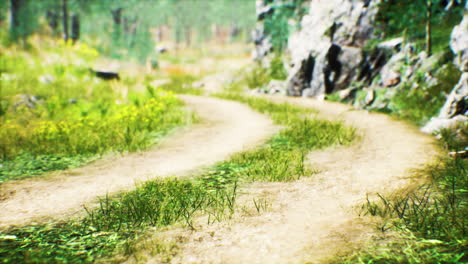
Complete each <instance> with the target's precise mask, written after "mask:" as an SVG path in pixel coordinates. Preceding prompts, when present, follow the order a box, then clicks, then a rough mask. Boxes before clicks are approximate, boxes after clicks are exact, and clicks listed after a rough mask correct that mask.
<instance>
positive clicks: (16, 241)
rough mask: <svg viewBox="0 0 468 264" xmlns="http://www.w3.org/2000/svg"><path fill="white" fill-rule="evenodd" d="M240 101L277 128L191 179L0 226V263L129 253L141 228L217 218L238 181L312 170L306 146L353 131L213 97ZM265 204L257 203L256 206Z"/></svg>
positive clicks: (288, 109)
mask: <svg viewBox="0 0 468 264" xmlns="http://www.w3.org/2000/svg"><path fill="white" fill-rule="evenodd" d="M220 96H221V97H223V98H225V99H231V100H237V101H240V102H243V103H246V104H248V105H249V106H251V107H252V108H254V109H255V110H257V111H259V112H262V113H265V114H268V115H270V116H271V117H272V118H273V120H274V121H275V122H276V123H277V124H280V125H283V126H284V127H285V129H284V130H282V131H281V132H280V133H279V134H278V135H276V136H275V137H273V138H272V139H271V140H269V141H268V142H267V143H266V144H265V145H264V146H261V147H259V148H257V149H254V150H251V151H247V152H242V153H239V154H236V155H234V156H233V157H232V158H231V159H229V160H227V161H224V162H220V163H218V164H216V165H215V166H214V167H212V168H211V169H209V170H206V171H205V172H203V173H202V174H200V175H196V176H195V177H193V178H191V179H166V180H164V179H160V180H154V181H150V182H147V183H145V184H143V185H142V186H140V187H138V188H137V189H136V190H134V191H131V192H127V193H123V194H120V195H118V196H115V197H104V198H102V199H101V202H100V204H99V206H98V207H97V208H94V209H93V208H90V209H88V210H87V211H88V214H87V216H86V217H85V218H84V219H81V220H76V221H73V222H67V223H56V224H51V225H34V226H28V227H20V228H12V229H9V230H4V231H2V232H1V234H0V245H1V247H0V258H1V259H2V260H3V262H5V263H18V262H34V263H77V262H78V263H90V262H95V261H97V260H103V259H106V258H111V257H112V256H113V255H115V254H117V253H119V254H121V255H123V256H129V255H131V254H132V253H133V251H134V250H135V246H134V245H133V244H134V243H135V241H137V239H138V238H139V237H140V236H141V235H142V234H143V233H144V232H145V230H147V228H149V227H162V226H166V225H171V224H174V223H177V222H182V223H185V224H186V225H187V226H189V227H190V226H191V225H192V220H193V217H196V216H199V215H207V216H208V217H207V219H208V220H207V221H208V223H212V222H216V221H223V220H225V219H226V218H228V217H229V216H230V215H231V214H232V213H233V212H234V211H235V209H236V197H237V195H238V194H237V189H238V188H237V186H238V184H241V183H242V184H245V183H248V182H251V181H294V180H296V179H298V178H300V177H303V176H310V175H312V174H313V171H312V170H311V168H308V167H307V166H306V164H305V155H306V154H307V152H308V151H310V150H312V149H317V148H324V147H327V146H330V145H338V144H348V143H350V142H351V141H352V140H353V138H354V136H355V132H354V129H352V128H347V127H345V126H343V125H341V124H340V123H337V122H330V121H321V120H315V119H310V116H311V114H313V113H314V112H313V111H312V110H309V109H304V108H300V107H296V106H292V105H290V104H275V103H272V102H270V101H268V100H266V99H262V98H251V97H245V96H242V95H239V94H232V93H231V94H224V95H220ZM265 206H266V205H265V202H263V203H262V202H261V201H257V202H256V207H257V210H259V211H260V210H262V208H264V207H265Z"/></svg>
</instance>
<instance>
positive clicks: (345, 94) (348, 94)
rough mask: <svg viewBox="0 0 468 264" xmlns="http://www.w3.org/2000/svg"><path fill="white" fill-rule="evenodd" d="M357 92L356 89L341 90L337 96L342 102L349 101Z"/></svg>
mask: <svg viewBox="0 0 468 264" xmlns="http://www.w3.org/2000/svg"><path fill="white" fill-rule="evenodd" d="M357 90H358V89H357V88H356V87H352V88H348V89H344V90H341V91H340V92H339V94H338V95H339V96H340V100H341V101H343V100H346V99H350V98H352V97H354V95H355V94H356V92H357Z"/></svg>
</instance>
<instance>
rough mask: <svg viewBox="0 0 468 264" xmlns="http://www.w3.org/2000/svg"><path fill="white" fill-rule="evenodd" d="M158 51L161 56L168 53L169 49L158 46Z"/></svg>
mask: <svg viewBox="0 0 468 264" xmlns="http://www.w3.org/2000/svg"><path fill="white" fill-rule="evenodd" d="M156 50H157V51H158V53H160V54H164V53H166V52H167V48H166V47H164V46H158V47H156Z"/></svg>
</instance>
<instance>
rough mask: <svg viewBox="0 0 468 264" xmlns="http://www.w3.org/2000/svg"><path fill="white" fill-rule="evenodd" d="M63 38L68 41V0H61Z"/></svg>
mask: <svg viewBox="0 0 468 264" xmlns="http://www.w3.org/2000/svg"><path fill="white" fill-rule="evenodd" d="M62 23H63V40H64V41H65V42H67V41H68V38H69V35H68V0H62Z"/></svg>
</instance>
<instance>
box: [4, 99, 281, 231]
mask: <svg viewBox="0 0 468 264" xmlns="http://www.w3.org/2000/svg"><path fill="white" fill-rule="evenodd" d="M181 98H182V99H183V100H184V101H185V102H186V104H187V106H188V107H189V108H191V109H192V110H193V111H195V112H196V114H197V115H198V117H199V118H200V119H201V120H202V122H201V123H200V124H195V125H193V126H190V127H187V128H185V129H182V130H181V131H178V132H176V133H175V134H174V135H172V136H169V137H168V138H167V139H165V140H163V142H162V143H161V144H159V145H158V146H155V147H154V148H153V149H150V150H148V151H144V152H140V153H133V154H128V155H123V156H117V157H116V156H111V157H107V158H104V159H102V160H99V161H97V162H94V163H93V164H90V165H88V166H85V167H83V168H79V169H74V170H69V171H63V172H58V173H54V174H52V175H49V176H46V177H40V178H36V179H34V178H31V179H28V180H21V181H13V182H8V183H4V184H2V185H0V227H2V228H5V227H8V226H12V225H24V224H28V223H31V222H38V221H40V222H43V221H49V220H50V221H52V220H57V219H64V218H67V217H72V216H76V215H81V214H82V213H83V212H84V210H83V205H92V204H94V203H95V202H96V198H97V197H99V196H104V195H106V194H114V193H117V192H120V191H124V190H130V189H133V188H134V187H135V184H137V183H141V182H144V181H146V180H149V179H152V178H155V177H167V176H183V175H187V173H189V172H191V171H193V170H195V169H199V168H202V167H206V166H209V165H211V164H213V163H215V162H217V161H222V160H224V159H227V158H228V157H229V156H230V155H231V154H233V153H235V152H239V151H242V150H244V149H246V148H249V147H252V146H255V145H257V144H259V143H261V142H262V141H263V140H265V139H267V138H269V137H270V136H271V135H272V133H275V131H277V127H276V126H274V125H273V123H272V121H271V120H270V119H268V118H267V117H265V116H263V115H261V114H258V113H256V112H254V111H252V110H251V109H249V108H248V107H247V106H245V105H242V104H239V103H236V102H230V101H224V100H220V99H214V98H207V97H197V96H181Z"/></svg>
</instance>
